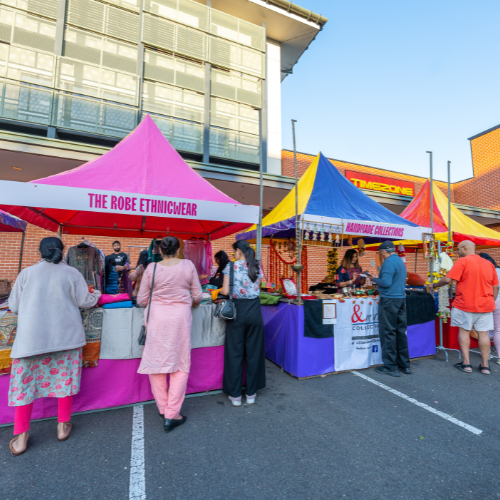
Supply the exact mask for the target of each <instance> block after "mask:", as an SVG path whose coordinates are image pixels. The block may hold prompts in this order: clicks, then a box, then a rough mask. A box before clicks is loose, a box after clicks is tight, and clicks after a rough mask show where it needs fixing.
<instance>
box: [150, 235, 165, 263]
mask: <svg viewBox="0 0 500 500" xmlns="http://www.w3.org/2000/svg"><path fill="white" fill-rule="evenodd" d="M160 243H161V240H157V239H154V240H152V241H151V244H150V245H149V250H148V258H149V260H150V261H151V262H160V260H163V257H162V255H161V252H160Z"/></svg>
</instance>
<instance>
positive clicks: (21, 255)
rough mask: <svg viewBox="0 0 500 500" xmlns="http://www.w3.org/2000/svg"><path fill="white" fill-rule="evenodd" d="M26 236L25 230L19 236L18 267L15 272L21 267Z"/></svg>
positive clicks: (18, 271) (19, 270)
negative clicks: (20, 236)
mask: <svg viewBox="0 0 500 500" xmlns="http://www.w3.org/2000/svg"><path fill="white" fill-rule="evenodd" d="M25 237H26V231H23V236H22V238H21V250H20V252H19V268H18V270H17V274H19V273H20V272H21V268H22V267H23V251H24V238H25Z"/></svg>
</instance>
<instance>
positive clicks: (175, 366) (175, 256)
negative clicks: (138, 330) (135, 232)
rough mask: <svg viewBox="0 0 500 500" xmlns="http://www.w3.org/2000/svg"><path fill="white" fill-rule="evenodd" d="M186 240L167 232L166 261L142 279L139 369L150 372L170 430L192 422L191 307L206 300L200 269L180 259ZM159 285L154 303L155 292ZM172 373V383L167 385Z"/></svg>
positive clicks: (164, 241) (163, 247)
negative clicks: (188, 400) (185, 408)
mask: <svg viewBox="0 0 500 500" xmlns="http://www.w3.org/2000/svg"><path fill="white" fill-rule="evenodd" d="M179 251H180V241H179V240H178V239H177V238H176V237H175V236H167V237H166V238H163V239H162V240H161V243H160V252H161V254H162V256H163V260H162V261H160V262H157V263H155V264H150V265H149V266H148V267H147V269H146V271H144V276H143V278H142V282H141V288H140V290H139V295H138V296H137V302H138V304H139V305H141V306H148V308H147V309H146V311H144V319H145V321H147V317H148V310H149V309H150V310H151V311H150V315H149V321H148V322H147V323H146V327H147V336H146V345H145V347H144V352H143V354H142V360H141V364H140V365H139V370H138V373H143V374H146V375H149V381H150V382H151V390H152V392H153V396H154V398H155V401H156V404H157V406H158V410H159V412H160V415H161V416H162V417H163V418H164V423H163V427H164V429H165V432H171V431H173V430H174V429H175V428H176V427H178V426H179V425H182V424H183V423H184V422H185V421H186V417H183V416H182V415H181V413H180V411H181V407H182V403H183V402H184V397H185V395H186V387H187V381H188V377H189V369H190V366H191V325H192V322H193V316H192V314H191V307H198V306H199V305H200V303H201V299H202V292H201V285H200V282H199V280H198V275H197V273H196V268H195V267H194V264H193V263H192V262H191V261H190V260H185V259H180V258H179ZM153 274H154V285H153V294H152V297H151V303H150V302H149V295H150V291H151V284H152V282H153ZM167 377H169V378H170V383H169V384H168V387H167Z"/></svg>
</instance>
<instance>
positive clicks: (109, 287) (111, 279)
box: [105, 267, 118, 295]
mask: <svg viewBox="0 0 500 500" xmlns="http://www.w3.org/2000/svg"><path fill="white" fill-rule="evenodd" d="M105 291H106V294H107V295H116V294H117V293H118V273H117V272H116V271H115V268H114V267H111V269H110V270H109V273H108V276H107V279H106V288H105Z"/></svg>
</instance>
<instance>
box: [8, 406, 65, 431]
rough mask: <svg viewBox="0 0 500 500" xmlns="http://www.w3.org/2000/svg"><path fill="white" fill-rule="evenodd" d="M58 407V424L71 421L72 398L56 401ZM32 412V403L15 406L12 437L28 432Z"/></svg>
mask: <svg viewBox="0 0 500 500" xmlns="http://www.w3.org/2000/svg"><path fill="white" fill-rule="evenodd" d="M57 406H58V416H57V421H58V422H69V421H70V420H71V408H72V406H73V396H67V397H65V398H58V399H57ZM32 411H33V403H30V404H29V405H24V406H16V413H15V414H14V436H17V435H18V434H22V433H23V432H28V431H29V430H30V423H31V413H32Z"/></svg>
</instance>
